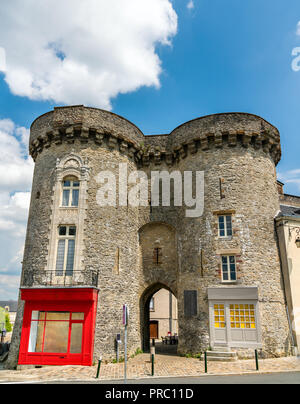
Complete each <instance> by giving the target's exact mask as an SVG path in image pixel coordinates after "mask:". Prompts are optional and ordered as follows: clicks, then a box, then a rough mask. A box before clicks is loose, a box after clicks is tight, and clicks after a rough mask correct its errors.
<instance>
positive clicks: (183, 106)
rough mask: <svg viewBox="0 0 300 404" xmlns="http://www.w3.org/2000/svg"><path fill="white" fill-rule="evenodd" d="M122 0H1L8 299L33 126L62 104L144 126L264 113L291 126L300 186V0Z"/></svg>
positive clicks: (289, 153) (288, 162) (290, 171)
mask: <svg viewBox="0 0 300 404" xmlns="http://www.w3.org/2000/svg"><path fill="white" fill-rule="evenodd" d="M118 2H120V0H111V1H110V2H107V1H106V2H105V1H104V0H97V1H95V0H87V2H86V3H85V4H87V3H88V4H89V5H90V10H84V11H83V10H82V9H81V8H82V4H80V2H79V0H72V1H71V0H61V1H58V0H52V3H51V1H50V0H45V1H43V2H40V1H38V0H27V1H26V2H24V1H23V0H11V1H10V2H8V4H6V3H7V2H3V4H1V5H0V71H1V70H2V72H0V146H1V150H2V164H1V159H0V174H1V176H0V177H1V178H0V206H1V211H2V213H0V245H2V247H0V297H1V299H2V300H3V299H6V298H7V299H8V298H16V297H17V287H18V281H19V274H20V261H21V257H22V247H23V243H24V237H25V229H26V217H27V210H28V203H29V192H30V183H31V176H32V168H33V164H32V162H31V161H30V159H29V158H28V156H27V141H28V135H29V132H28V128H29V127H30V124H31V122H32V121H33V120H34V119H35V118H36V117H37V116H39V115H41V114H43V113H45V112H47V111H49V110H51V109H53V107H54V106H57V105H67V104H85V105H92V106H95V107H100V108H107V109H110V110H112V111H113V112H115V113H117V114H120V115H122V116H124V117H126V118H127V119H129V120H130V121H132V122H134V123H135V124H136V125H137V126H138V127H140V128H141V130H142V131H143V132H144V133H145V134H158V133H169V132H170V131H171V130H173V129H174V128H175V127H177V126H178V125H180V124H181V123H183V122H186V121H188V120H190V119H194V118H196V117H199V116H203V115H207V114H213V113H219V112H232V111H236V112H249V113H254V114H257V115H260V116H262V117H263V118H265V119H266V120H268V121H269V122H271V123H272V124H274V125H275V126H276V127H277V128H278V129H279V130H280V133H281V141H282V149H283V158H282V161H281V162H280V164H279V166H278V177H279V179H281V180H282V181H283V182H285V184H286V185H285V192H286V193H289V194H297V195H300V162H299V146H300V141H299V128H300V114H299V109H300V103H299V94H300V69H299V71H295V70H297V69H293V68H292V62H293V60H295V56H292V51H293V49H296V48H297V47H299V48H300V25H299V26H298V23H299V21H300V3H299V0H289V2H288V4H287V2H284V1H282V0H263V1H262V0H260V1H258V0H244V1H240V0H226V1H225V0H211V1H207V0H193V1H192V0H174V1H171V0H151V1H149V0H128V1H127V2H126V5H127V7H126V9H124V7H123V8H122V6H121V7H114V6H116V5H118V4H119V5H120V4H121V3H118ZM24 3H25V4H24ZM50 3H51V4H52V5H54V3H57V4H56V7H51V8H54V9H55V10H54V11H53V10H52V11H51V9H50V6H49V5H50ZM71 3H72V5H73V7H72V11H70V10H71V9H70V6H71ZM105 3H106V4H105ZM77 6H78V10H76V7H77ZM15 10H19V12H18V13H15ZM76 11H78V13H76ZM97 13H99V14H97ZM66 14H67V16H68V18H67V19H66V18H64V17H65V16H66ZM22 16H23V17H22ZM60 16H61V17H60ZM80 16H82V17H80ZM95 16H96V17H97V18H96V17H95ZM80 18H82V21H81V20H80ZM95 18H96V19H95ZM112 21H113V23H112ZM87 22H88V23H87ZM99 22H100V24H99ZM1 27H2V28H1ZM101 30H102V31H101ZM45 44H46V45H47V46H46V45H45ZM1 50H2V52H1ZM295 52H296V51H295ZM296 53H297V52H296ZM299 54H300V49H299ZM1 55H2V60H1ZM3 55H4V56H3ZM83 61H84V63H83ZM295 64H296V65H297V63H296V61H295V62H294V65H295ZM1 66H2V68H1ZM299 66H300V61H299ZM94 83H96V84H95V85H94ZM9 164H10V165H9ZM7 165H9V167H10V169H9V170H7ZM7 173H8V174H7ZM21 173H26V175H25V174H23V175H24V176H23V178H22V176H21ZM3 174H5V176H6V177H7V178H6V180H5V179H3V178H4V176H3Z"/></svg>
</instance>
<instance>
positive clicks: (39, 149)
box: [9, 106, 290, 367]
mask: <svg viewBox="0 0 300 404" xmlns="http://www.w3.org/2000/svg"><path fill="white" fill-rule="evenodd" d="M30 154H31V156H32V157H33V159H34V161H35V171H34V179H33V185H32V197H31V205H30V212H29V221H28V229H27V238H26V245H25V253H24V260H23V272H22V279H21V288H20V300H19V310H18V316H17V321H16V325H15V330H14V336H13V341H12V346H11V352H10V357H9V366H11V367H12V366H15V365H16V364H17V363H19V364H23V365H26V364H29V365H32V364H33V365H42V364H56V365H57V364H83V365H91V364H92V363H93V361H94V360H95V358H97V357H98V356H99V355H102V356H103V357H105V358H113V357H114V355H115V337H116V335H117V334H118V333H121V336H122V330H123V327H122V305H123V304H127V305H128V306H129V309H130V323H129V330H128V332H129V338H128V340H129V352H130V353H133V352H135V350H136V349H137V348H142V349H144V350H147V349H148V348H149V301H150V299H151V297H152V296H153V294H154V293H155V292H157V291H158V290H159V289H160V288H166V289H168V290H170V291H171V292H172V293H173V294H174V295H175V296H176V297H177V299H178V315H179V319H178V320H179V345H178V351H179V352H180V353H198V352H201V351H203V350H204V349H207V347H208V346H214V347H218V346H219V347H224V346H226V347H229V348H231V349H233V350H236V351H238V352H239V354H240V355H243V356H247V355H248V354H249V353H250V354H251V352H253V349H254V348H257V347H258V348H262V349H263V351H264V352H265V355H266V356H268V355H273V354H276V355H286V354H288V353H289V349H290V332H289V327H288V319H287V315H286V308H285V297H284V291H283V288H282V284H281V269H280V262H279V256H278V248H277V241H276V236H275V231H274V217H275V216H276V214H277V213H278V211H279V198H278V191H277V185H276V170H275V166H276V164H277V163H278V161H279V160H280V156H281V149H280V137H279V133H278V131H277V129H276V128H275V127H273V126H272V125H271V124H269V123H268V122H266V121H265V120H263V119H262V118H260V117H257V116H254V115H250V114H242V113H231V114H218V115H212V116H207V117H203V118H199V119H195V120H193V121H190V122H187V123H185V124H183V125H181V126H180V127H178V128H176V129H175V130H174V131H173V132H172V133H170V134H168V135H153V136H144V134H143V133H142V132H141V131H140V130H139V129H138V128H137V127H136V126H135V125H134V124H132V123H130V122H129V121H127V120H126V119H124V118H122V117H120V116H117V115H115V114H113V113H111V112H107V111H103V110H99V109H95V108H86V107H83V106H73V107H60V108H55V109H54V111H51V112H49V113H47V114H45V115H43V116H41V117H39V118H38V119H37V120H36V121H34V123H33V124H32V127H31V136H30ZM125 170H126V171H125ZM137 171H138V172H139V174H136V173H137ZM153 171H156V172H157V171H158V172H159V173H160V174H161V173H162V172H165V174H166V173H168V174H170V178H173V179H174V175H175V174H174V172H176V175H177V176H178V175H179V174H181V176H182V177H181V178H182V180H183V181H184V178H185V177H184V175H185V174H184V173H185V172H193V173H196V172H201V173H203V175H204V211H203V214H202V215H201V216H199V217H187V215H186V210H187V207H186V206H184V204H182V206H178V205H179V204H178V203H175V197H176V196H175V187H174V185H172V186H171V188H170V190H171V191H170V195H171V197H170V200H171V203H170V206H162V203H160V204H159V206H155V205H156V204H155V203H153V200H152V203H151V202H150V203H148V200H146V203H144V204H142V206H133V205H132V204H130V203H128V202H129V199H130V198H129V197H128V194H126V193H124V189H122V190H120V186H119V184H120V181H119V180H120V177H123V179H124V176H125V177H126V179H128V178H130V177H131V178H135V176H136V178H137V177H139V178H141V177H142V178H144V177H147V178H150V177H151V172H153ZM103 172H109V175H110V176H111V178H109V177H108V183H107V184H106V183H105V184H104V183H103V181H102V179H101V175H100V174H101V173H103ZM141 173H143V174H144V176H143V175H141ZM165 178H166V177H165ZM170 178H169V180H170ZM109 179H111V181H109ZM167 179H168V178H167ZM164 181H165V182H164ZM164 181H163V182H162V189H163V188H164V187H165V186H167V185H168V184H167V182H166V180H164ZM170 183H171V184H173V182H172V180H170ZM149 184H150V182H149ZM183 185H184V184H183ZM103 187H106V188H105V189H106V195H108V196H111V197H113V195H114V194H116V195H117V201H116V206H100V205H99V189H102V190H103V189H104V188H103ZM129 187H130V184H129ZM114 191H116V192H114ZM194 191H195V189H194ZM128 198H129V199H128ZM146 199H147V198H146ZM150 200H151V198H150V196H149V201H150ZM144 202H145V201H144ZM58 336H59V337H58ZM250 351H251V352H250Z"/></svg>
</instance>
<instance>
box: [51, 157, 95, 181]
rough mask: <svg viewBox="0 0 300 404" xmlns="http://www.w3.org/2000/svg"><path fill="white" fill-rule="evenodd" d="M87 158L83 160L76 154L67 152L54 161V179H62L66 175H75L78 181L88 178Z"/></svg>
mask: <svg viewBox="0 0 300 404" xmlns="http://www.w3.org/2000/svg"><path fill="white" fill-rule="evenodd" d="M89 172H90V169H89V166H88V159H85V160H83V159H82V158H81V157H79V156H77V155H76V154H73V153H71V154H69V155H67V156H66V157H64V158H63V159H61V160H60V159H57V161H56V179H57V181H62V180H63V178H64V177H66V176H71V175H73V176H75V177H77V178H78V179H79V180H80V181H84V180H86V181H87V180H88V179H89Z"/></svg>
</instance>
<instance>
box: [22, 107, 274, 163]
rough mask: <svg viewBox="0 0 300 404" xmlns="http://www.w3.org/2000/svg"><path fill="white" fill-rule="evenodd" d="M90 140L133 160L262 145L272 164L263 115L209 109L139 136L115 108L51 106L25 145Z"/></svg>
mask: <svg viewBox="0 0 300 404" xmlns="http://www.w3.org/2000/svg"><path fill="white" fill-rule="evenodd" d="M76 139H78V140H79V141H80V142H81V143H82V144H84V143H88V142H94V143H95V144H96V145H99V146H104V145H106V146H107V147H108V148H110V149H117V150H118V151H120V153H122V154H127V155H128V156H129V157H131V158H133V159H134V160H135V161H136V162H137V163H138V164H139V166H149V165H150V164H151V165H152V164H153V165H161V164H162V163H163V162H165V164H167V165H168V166H172V165H174V164H176V163H177V162H178V161H180V160H181V159H184V158H186V157H187V156H188V155H193V154H195V153H197V152H198V151H200V152H201V151H206V150H209V149H212V148H223V147H229V148H232V147H236V146H237V145H238V144H240V145H242V146H243V147H244V148H249V147H252V148H254V149H257V150H258V149H262V150H263V151H264V152H265V153H267V154H269V155H270V156H271V157H272V159H273V160H274V163H275V164H278V162H279V161H280V158H281V147H280V135H279V132H278V130H277V129H276V128H275V127H274V126H272V125H271V124H269V123H268V122H267V121H265V120H264V119H262V118H260V117H258V116H255V115H251V114H245V113H226V114H216V115H209V116H206V117H203V118H198V119H195V120H193V121H190V122H187V123H185V124H183V125H181V126H179V127H178V128H176V129H174V130H173V131H172V132H171V133H170V134H169V135H153V136H145V135H144V134H143V133H142V132H141V131H140V129H138V128H137V127H136V126H135V125H134V124H132V123H131V122H129V121H127V120H126V119H125V118H122V117H120V116H118V115H116V114H113V113H111V112H108V111H103V110H100V109H95V108H86V107H83V106H74V107H59V108H55V109H54V111H51V112H49V113H47V114H45V115H42V116H41V117H40V118H38V119H37V120H35V121H34V122H33V124H32V126H31V136H30V146H29V151H30V154H31V156H32V157H33V159H34V160H36V157H37V155H38V154H39V153H40V152H41V151H42V150H43V149H45V148H49V147H50V146H51V144H56V145H60V144H62V143H67V144H73V143H74V142H75V140H76Z"/></svg>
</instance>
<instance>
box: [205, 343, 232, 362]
mask: <svg viewBox="0 0 300 404" xmlns="http://www.w3.org/2000/svg"><path fill="white" fill-rule="evenodd" d="M220 348H221V347H219V350H216V348H215V349H214V350H211V351H206V355H207V360H208V361H211V362H234V361H236V360H237V354H236V352H232V351H231V350H228V349H227V350H224V347H222V350H221V349H220ZM203 360H204V355H203Z"/></svg>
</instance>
